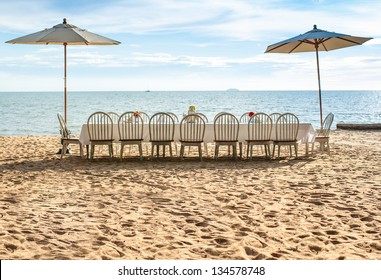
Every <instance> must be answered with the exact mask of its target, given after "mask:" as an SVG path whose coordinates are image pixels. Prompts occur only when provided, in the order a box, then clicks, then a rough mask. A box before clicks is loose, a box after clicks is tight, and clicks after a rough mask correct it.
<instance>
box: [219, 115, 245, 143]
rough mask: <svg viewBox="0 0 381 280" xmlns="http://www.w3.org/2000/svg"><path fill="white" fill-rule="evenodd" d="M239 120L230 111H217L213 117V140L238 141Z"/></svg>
mask: <svg viewBox="0 0 381 280" xmlns="http://www.w3.org/2000/svg"><path fill="white" fill-rule="evenodd" d="M238 132H239V121H238V119H237V118H236V117H235V116H234V115H233V114H230V113H225V112H224V113H219V114H218V115H217V116H216V117H215V119H214V140H215V141H238Z"/></svg>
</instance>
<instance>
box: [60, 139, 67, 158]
mask: <svg viewBox="0 0 381 280" xmlns="http://www.w3.org/2000/svg"><path fill="white" fill-rule="evenodd" d="M65 152H66V144H65V143H62V148H61V159H62V157H63V155H64V154H65Z"/></svg>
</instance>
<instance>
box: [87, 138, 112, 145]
mask: <svg viewBox="0 0 381 280" xmlns="http://www.w3.org/2000/svg"><path fill="white" fill-rule="evenodd" d="M112 142H114V139H103V140H90V144H95V145H102V144H104V145H108V144H110V143H112Z"/></svg>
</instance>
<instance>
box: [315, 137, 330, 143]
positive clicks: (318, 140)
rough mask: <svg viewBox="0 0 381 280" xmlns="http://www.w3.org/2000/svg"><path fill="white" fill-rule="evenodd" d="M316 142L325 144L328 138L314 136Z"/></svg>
mask: <svg viewBox="0 0 381 280" xmlns="http://www.w3.org/2000/svg"><path fill="white" fill-rule="evenodd" d="M315 141H316V142H326V141H329V136H316V137H315Z"/></svg>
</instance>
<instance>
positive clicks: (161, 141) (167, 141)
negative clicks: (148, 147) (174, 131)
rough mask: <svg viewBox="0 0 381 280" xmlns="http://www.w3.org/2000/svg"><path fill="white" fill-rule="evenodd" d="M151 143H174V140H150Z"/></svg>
mask: <svg viewBox="0 0 381 280" xmlns="http://www.w3.org/2000/svg"><path fill="white" fill-rule="evenodd" d="M150 142H151V143H153V144H156V143H172V142H174V140H150Z"/></svg>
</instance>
